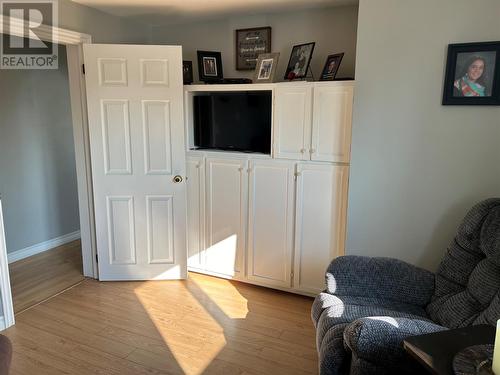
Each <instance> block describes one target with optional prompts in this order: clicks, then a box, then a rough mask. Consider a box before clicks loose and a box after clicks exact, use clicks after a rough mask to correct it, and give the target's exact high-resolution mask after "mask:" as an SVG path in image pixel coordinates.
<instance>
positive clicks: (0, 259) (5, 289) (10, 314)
mask: <svg viewBox="0 0 500 375" xmlns="http://www.w3.org/2000/svg"><path fill="white" fill-rule="evenodd" d="M0 294H1V298H2V307H3V317H2V319H3V328H4V329H5V328H9V327H10V326H12V325H14V323H15V321H14V304H13V303H12V293H11V290H10V276H9V264H8V263H7V246H6V244H5V232H4V226H3V214H2V200H1V199H0Z"/></svg>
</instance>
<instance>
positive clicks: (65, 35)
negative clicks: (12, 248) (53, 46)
mask: <svg viewBox="0 0 500 375" xmlns="http://www.w3.org/2000/svg"><path fill="white" fill-rule="evenodd" d="M7 23H8V24H9V33H10V35H15V36H19V37H24V22H23V21H22V20H19V19H16V18H11V17H7V16H0V30H2V31H3V30H4V25H5V24H7ZM37 35H38V37H40V38H41V39H43V40H45V41H48V42H53V43H57V44H62V45H64V46H66V53H67V58H68V77H69V91H70V98H71V113H72V121H73V137H74V142H75V161H76V176H77V183H78V205H79V210H80V232H81V241H82V258H83V274H84V276H87V277H92V278H98V273H97V262H96V241H95V225H94V202H93V193H92V170H91V164H90V142H89V134H88V121H87V100H86V93H85V79H84V76H83V71H82V67H83V44H85V43H91V42H92V37H91V36H90V35H88V34H83V33H79V32H76V31H71V30H67V29H62V28H58V27H53V26H49V25H42V26H40V27H39V28H38V29H37ZM3 230H4V228H3V225H2V216H1V205H0V292H1V293H2V304H3V316H4V323H5V325H4V327H1V326H0V329H3V328H8V327H10V326H12V325H13V324H14V309H13V305H12V295H11V287H10V282H9V274H8V272H9V268H8V261H7V249H6V246H5V242H4V239H3ZM9 301H10V302H9Z"/></svg>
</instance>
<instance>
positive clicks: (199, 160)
mask: <svg viewBox="0 0 500 375" xmlns="http://www.w3.org/2000/svg"><path fill="white" fill-rule="evenodd" d="M187 219H188V267H190V268H195V269H203V268H204V267H205V247H204V246H205V244H204V239H205V236H204V230H205V164H204V158H203V157H193V156H188V158H187Z"/></svg>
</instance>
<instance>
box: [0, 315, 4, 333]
mask: <svg viewBox="0 0 500 375" xmlns="http://www.w3.org/2000/svg"><path fill="white" fill-rule="evenodd" d="M4 329H5V318H4V317H3V316H0V331H3V330H4Z"/></svg>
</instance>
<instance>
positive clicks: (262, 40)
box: [236, 26, 271, 70]
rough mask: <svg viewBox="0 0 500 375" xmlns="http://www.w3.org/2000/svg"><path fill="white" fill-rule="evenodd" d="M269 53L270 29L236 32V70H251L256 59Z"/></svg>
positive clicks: (257, 28) (256, 28) (260, 28)
mask: <svg viewBox="0 0 500 375" xmlns="http://www.w3.org/2000/svg"><path fill="white" fill-rule="evenodd" d="M270 52H271V27H269V26H267V27H254V28H251V29H239V30H236V70H253V69H255V65H256V63H257V58H258V57H259V55H261V54H263V53H270Z"/></svg>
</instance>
